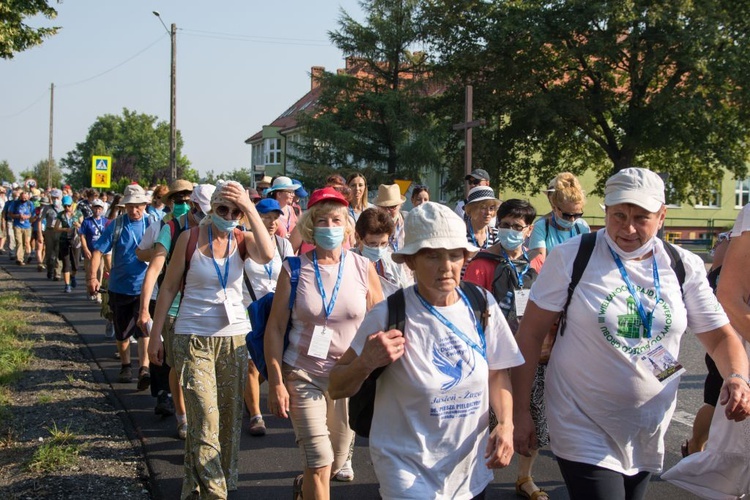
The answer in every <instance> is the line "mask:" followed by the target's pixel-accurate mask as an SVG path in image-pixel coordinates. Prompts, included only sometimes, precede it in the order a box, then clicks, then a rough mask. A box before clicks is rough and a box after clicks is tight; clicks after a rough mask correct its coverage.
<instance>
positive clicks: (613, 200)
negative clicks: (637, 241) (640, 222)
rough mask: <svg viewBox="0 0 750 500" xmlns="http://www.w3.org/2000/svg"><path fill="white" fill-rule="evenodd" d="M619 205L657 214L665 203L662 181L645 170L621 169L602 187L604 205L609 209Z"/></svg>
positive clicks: (653, 173) (654, 174)
mask: <svg viewBox="0 0 750 500" xmlns="http://www.w3.org/2000/svg"><path fill="white" fill-rule="evenodd" d="M620 203H631V204H633V205H638V206H639V207H641V208H643V209H645V210H648V211H649V212H652V213H653V212H658V211H659V209H661V207H662V205H664V203H665V197H664V181H663V180H661V177H659V176H658V175H657V174H656V173H655V172H652V171H651V170H648V169H645V168H635V167H633V168H625V169H622V170H620V171H619V172H617V173H616V174H615V175H613V176H612V177H610V178H609V179H607V184H606V185H605V187H604V205H605V206H608V207H611V206H613V205H619V204H620Z"/></svg>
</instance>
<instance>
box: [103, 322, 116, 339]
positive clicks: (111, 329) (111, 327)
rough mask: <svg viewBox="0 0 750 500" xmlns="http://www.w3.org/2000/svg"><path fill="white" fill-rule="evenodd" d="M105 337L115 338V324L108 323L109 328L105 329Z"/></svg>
mask: <svg viewBox="0 0 750 500" xmlns="http://www.w3.org/2000/svg"><path fill="white" fill-rule="evenodd" d="M104 336H105V337H107V338H108V339H113V338H115V324H114V323H112V322H111V321H107V326H105V327H104Z"/></svg>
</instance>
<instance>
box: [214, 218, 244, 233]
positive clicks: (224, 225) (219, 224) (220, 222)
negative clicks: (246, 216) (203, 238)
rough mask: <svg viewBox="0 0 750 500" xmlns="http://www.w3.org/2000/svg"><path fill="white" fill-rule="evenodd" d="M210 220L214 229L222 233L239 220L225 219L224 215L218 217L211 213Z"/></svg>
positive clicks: (231, 227) (230, 228) (238, 223)
mask: <svg viewBox="0 0 750 500" xmlns="http://www.w3.org/2000/svg"><path fill="white" fill-rule="evenodd" d="M211 222H213V223H214V226H216V229H218V230H219V231H222V232H224V233H228V232H229V231H232V230H233V229H234V228H235V227H237V226H239V225H240V221H238V220H226V219H225V218H224V217H219V216H218V215H216V214H211Z"/></svg>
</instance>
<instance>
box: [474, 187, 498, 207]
mask: <svg viewBox="0 0 750 500" xmlns="http://www.w3.org/2000/svg"><path fill="white" fill-rule="evenodd" d="M480 201H492V202H494V203H495V206H496V207H499V206H500V204H501V203H502V201H500V200H499V199H497V198H495V191H494V190H493V189H492V188H491V187H489V186H477V187H474V188H471V190H470V191H469V194H468V196H467V197H466V205H467V206H468V205H471V204H472V203H478V202H480Z"/></svg>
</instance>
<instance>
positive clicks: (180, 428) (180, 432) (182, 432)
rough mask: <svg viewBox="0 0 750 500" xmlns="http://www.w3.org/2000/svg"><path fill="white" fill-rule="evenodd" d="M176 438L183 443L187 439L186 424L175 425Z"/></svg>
mask: <svg viewBox="0 0 750 500" xmlns="http://www.w3.org/2000/svg"><path fill="white" fill-rule="evenodd" d="M177 437H178V438H180V439H182V440H183V441H185V440H186V439H187V422H182V423H180V422H178V423H177Z"/></svg>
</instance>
